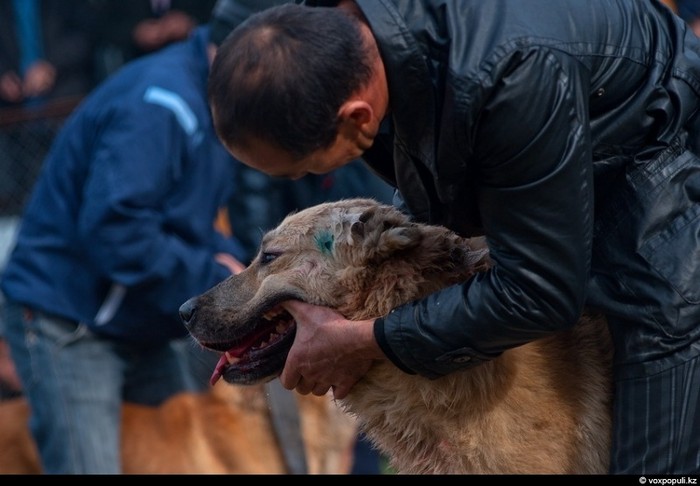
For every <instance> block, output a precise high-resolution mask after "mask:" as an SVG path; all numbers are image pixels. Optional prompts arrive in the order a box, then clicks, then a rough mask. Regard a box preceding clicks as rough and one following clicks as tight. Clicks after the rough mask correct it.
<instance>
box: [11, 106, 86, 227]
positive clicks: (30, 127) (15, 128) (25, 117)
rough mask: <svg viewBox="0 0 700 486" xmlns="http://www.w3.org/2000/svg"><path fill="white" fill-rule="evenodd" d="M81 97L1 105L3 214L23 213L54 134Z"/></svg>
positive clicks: (16, 214) (14, 215) (15, 214)
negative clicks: (21, 105)
mask: <svg viewBox="0 0 700 486" xmlns="http://www.w3.org/2000/svg"><path fill="white" fill-rule="evenodd" d="M79 100H80V99H79V98H66V99H60V100H55V101H50V102H47V103H46V104H44V105H42V106H41V107H37V108H5V109H0V217H3V218H6V217H17V216H19V215H20V214H21V213H22V208H23V207H24V204H25V202H26V200H27V197H28V196H29V194H30V192H31V189H32V186H33V185H34V182H35V181H36V178H37V175H38V174H39V171H40V170H41V166H42V163H43V161H44V157H46V154H47V153H48V151H49V149H50V148H51V143H52V142H53V139H54V137H55V136H56V134H57V133H58V130H59V129H60V128H61V126H62V125H63V123H64V122H65V120H66V118H67V117H68V115H70V113H71V112H72V111H73V109H74V108H75V106H76V105H77V104H78V102H79Z"/></svg>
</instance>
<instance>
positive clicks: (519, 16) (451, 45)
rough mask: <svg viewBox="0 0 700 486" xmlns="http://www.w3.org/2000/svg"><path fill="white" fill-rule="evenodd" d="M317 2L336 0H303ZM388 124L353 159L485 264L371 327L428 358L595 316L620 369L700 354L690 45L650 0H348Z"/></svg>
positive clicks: (407, 358) (423, 369) (696, 68)
mask: <svg viewBox="0 0 700 486" xmlns="http://www.w3.org/2000/svg"><path fill="white" fill-rule="evenodd" d="M307 3H317V4H326V5H330V4H334V3H337V2H307ZM356 3H357V4H358V5H359V7H360V9H361V10H362V12H363V13H364V15H365V16H366V18H367V20H368V22H369V24H370V27H371V29H372V31H373V33H374V35H375V37H376V39H377V42H378V44H379V49H380V53H381V56H382V59H383V61H384V65H385V68H386V71H387V77H388V82H389V90H390V105H391V106H390V109H391V120H388V121H389V122H390V124H391V126H390V127H389V133H387V134H386V136H384V137H380V138H379V139H378V140H377V141H376V143H375V145H374V146H373V148H372V149H370V150H369V151H368V152H367V153H366V160H367V161H368V162H369V163H370V164H371V165H372V166H373V168H374V169H375V170H376V171H377V172H378V173H380V174H381V175H382V176H383V177H385V178H386V179H387V180H389V181H391V182H392V183H393V184H394V185H395V186H396V187H398V189H399V192H400V194H401V196H402V197H403V202H404V203H405V205H406V207H407V208H408V210H409V211H410V212H411V213H412V214H413V215H414V216H415V217H416V218H417V219H419V220H422V221H426V222H430V223H435V224H443V225H446V226H448V227H450V228H452V229H454V230H456V231H458V232H460V233H462V234H464V235H476V234H485V235H486V236H487V238H488V243H489V246H490V249H491V255H492V258H493V260H494V261H495V264H496V265H495V267H494V268H493V270H491V271H490V272H488V273H485V274H483V275H479V276H478V277H477V278H474V279H472V280H471V281H469V282H467V283H465V284H463V285H459V286H454V287H451V288H449V289H446V290H444V291H441V292H438V293H436V294H434V295H432V296H430V297H428V298H426V299H423V300H421V301H418V302H415V303H412V304H409V305H405V306H402V307H400V308H398V309H395V310H394V311H393V312H392V313H391V314H390V315H389V316H386V317H385V318H384V319H380V320H378V321H377V324H376V326H375V334H376V335H377V337H378V340H379V342H380V345H381V346H382V348H383V349H384V351H385V352H386V353H387V355H388V356H389V357H390V358H391V359H392V360H393V361H394V362H395V363H396V364H397V365H398V366H400V367H402V368H403V369H406V370H409V371H412V372H416V373H420V374H422V375H425V376H428V377H438V376H442V375H445V374H447V373H449V372H451V371H453V370H456V369H460V368H464V367H465V366H470V365H472V364H475V363H478V362H481V361H483V360H486V359H490V358H492V357H494V356H497V355H498V354H500V353H501V352H503V351H504V350H506V349H508V348H510V347H513V346H517V345H520V344H523V343H525V342H528V341H530V340H533V339H536V338H539V337H542V336H544V335H546V334H547V333H550V332H552V331H556V330H561V329H566V328H568V327H569V326H572V325H573V324H574V323H575V322H576V320H577V318H578V316H579V315H580V313H581V311H582V309H583V307H584V305H589V306H593V307H596V308H599V309H601V310H602V311H604V312H605V313H606V314H607V315H608V317H609V320H610V324H611V329H612V332H613V336H614V338H615V343H616V352H617V354H616V360H617V363H618V364H619V365H624V366H621V367H620V368H625V367H627V368H629V370H631V371H630V372H631V373H637V372H639V371H640V368H639V366H641V367H642V368H641V369H642V370H643V369H644V368H645V367H648V366H653V367H657V368H658V367H667V366H671V365H672V364H673V363H674V362H678V360H683V359H685V358H686V357H688V356H689V355H697V354H699V353H700V342H699V341H700V338H699V334H700V324H698V323H700V305H698V304H699V303H700V160H699V159H698V157H697V156H696V155H695V154H697V153H699V152H698V151H697V146H696V144H697V142H698V141H700V138H698V134H699V133H700V132H699V131H698V130H697V128H696V127H694V126H693V124H694V123H695V120H694V117H693V115H694V114H695V113H696V111H697V110H698V107H699V105H700V103H699V99H698V93H699V92H700V45H699V44H698V40H697V39H696V38H695V37H694V35H693V34H692V33H690V32H689V31H687V30H686V27H685V24H684V23H683V21H682V20H680V19H679V18H677V17H675V16H673V15H672V14H671V12H670V11H669V10H667V9H666V8H665V7H662V6H661V4H660V3H658V2H656V1H654V0H585V1H582V0H557V1H551V0H488V1H484V0H452V1H447V0H432V1H430V0H423V1H420V0H393V1H391V0H356Z"/></svg>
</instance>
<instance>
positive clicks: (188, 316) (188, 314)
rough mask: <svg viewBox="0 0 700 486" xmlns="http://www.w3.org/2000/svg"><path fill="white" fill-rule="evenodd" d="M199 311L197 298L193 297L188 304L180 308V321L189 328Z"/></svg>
mask: <svg viewBox="0 0 700 486" xmlns="http://www.w3.org/2000/svg"><path fill="white" fill-rule="evenodd" d="M196 310H197V298H196V297H192V298H191V299H189V300H188V301H187V302H185V303H184V304H182V305H181V306H180V319H182V322H183V323H184V324H185V327H189V325H190V322H191V321H192V318H193V317H194V314H195V311H196Z"/></svg>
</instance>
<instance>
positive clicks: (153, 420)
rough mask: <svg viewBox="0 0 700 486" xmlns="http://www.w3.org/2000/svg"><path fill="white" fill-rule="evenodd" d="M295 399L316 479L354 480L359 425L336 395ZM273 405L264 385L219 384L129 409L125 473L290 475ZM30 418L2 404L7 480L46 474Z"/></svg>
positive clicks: (17, 406)
mask: <svg viewBox="0 0 700 486" xmlns="http://www.w3.org/2000/svg"><path fill="white" fill-rule="evenodd" d="M284 391H285V392H287V391H286V390H284ZM287 393H292V392H287ZM293 395H294V398H295V399H296V404H297V409H298V415H299V422H300V425H301V427H300V428H301V431H300V434H301V440H302V441H303V444H304V452H305V456H306V463H307V470H308V472H309V473H311V474H345V473H349V472H350V471H351V468H352V462H353V456H352V450H353V446H354V444H355V438H356V426H355V422H354V420H353V419H351V418H350V417H349V416H348V415H347V414H345V413H344V412H342V411H341V410H340V408H339V407H338V406H337V405H336V404H335V402H334V401H333V400H332V397H331V396H330V395H326V396H323V397H315V396H313V395H307V396H303V395H299V394H297V393H294V394H293ZM268 399H269V393H268V389H267V388H266V387H265V386H263V385H260V386H254V387H240V386H235V385H230V384H228V383H218V384H216V385H215V386H214V387H213V388H212V389H211V390H209V391H207V392H202V393H181V394H178V395H175V396H173V397H172V398H170V399H169V400H167V401H166V402H164V403H163V404H162V405H161V406H159V407H148V406H142V405H135V404H124V406H123V417H122V422H123V423H122V431H123V434H122V459H123V469H124V473H126V474H134V473H135V474H150V473H154V474H197V473H202V474H205V473H211V474H278V473H279V474H286V473H289V472H290V469H289V467H288V465H287V463H286V461H285V455H284V451H283V449H282V444H281V443H280V441H279V440H278V433H277V431H276V430H275V426H274V424H273V419H272V416H271V410H270V403H269V400H268ZM292 403H293V402H292ZM28 419H29V406H28V404H27V402H26V400H25V399H24V398H22V397H19V398H13V399H7V400H3V401H0V474H38V473H41V467H40V464H39V457H38V454H37V451H36V447H35V445H34V441H33V439H32V437H31V435H30V433H29V429H28V427H27V421H28Z"/></svg>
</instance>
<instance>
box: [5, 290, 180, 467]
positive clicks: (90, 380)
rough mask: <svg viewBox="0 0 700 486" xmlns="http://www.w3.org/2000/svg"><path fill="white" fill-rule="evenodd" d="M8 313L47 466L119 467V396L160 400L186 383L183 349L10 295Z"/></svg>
mask: <svg viewBox="0 0 700 486" xmlns="http://www.w3.org/2000/svg"><path fill="white" fill-rule="evenodd" d="M5 317H6V321H5V334H6V335H5V337H6V339H7V342H8V344H9V346H10V350H11V353H12V358H13V360H14V362H15V366H16V367H17V372H18V374H19V376H20V379H21V381H22V385H23V387H24V391H25V394H26V396H27V398H28V400H29V404H30V407H31V410H32V414H31V417H30V429H31V432H32V435H33V437H34V439H35V441H36V444H37V447H38V449H39V454H40V457H41V462H42V468H43V469H44V472H45V473H48V474H80V473H82V474H118V473H121V454H120V423H121V422H120V417H121V404H122V401H123V400H126V401H132V402H137V403H142V404H146V405H157V404H159V403H161V402H162V401H163V400H165V399H166V398H168V397H169V396H171V395H172V394H174V393H176V392H178V391H181V390H183V389H184V388H185V376H184V374H183V365H182V363H181V362H180V361H181V359H180V357H179V356H180V355H179V353H178V350H177V349H176V348H175V347H174V346H172V343H170V342H166V343H159V344H135V343H126V342H123V341H115V340H111V339H106V338H104V337H100V336H98V335H96V334H94V333H93V332H91V331H90V330H89V329H88V328H87V327H86V326H85V325H84V324H78V323H75V322H71V321H67V320H64V319H60V318H58V317H55V316H50V315H46V314H42V313H40V312H36V311H33V310H31V309H27V308H24V307H22V306H20V305H18V304H16V303H13V302H10V301H8V302H6V309H5Z"/></svg>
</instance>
